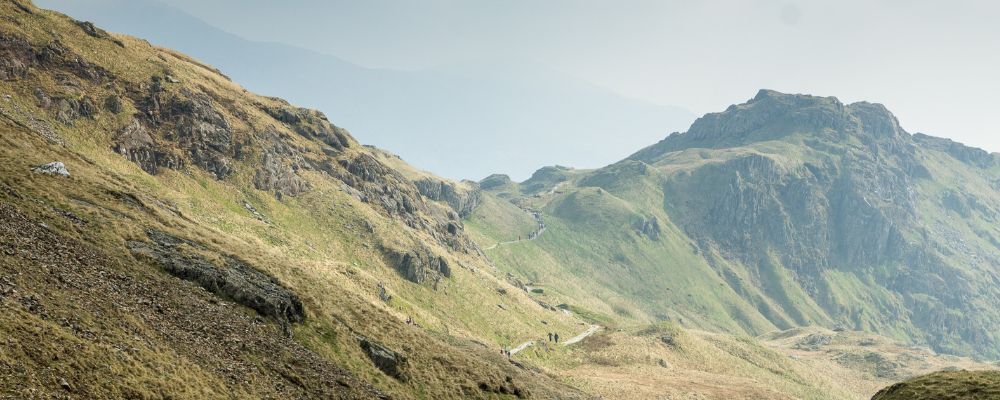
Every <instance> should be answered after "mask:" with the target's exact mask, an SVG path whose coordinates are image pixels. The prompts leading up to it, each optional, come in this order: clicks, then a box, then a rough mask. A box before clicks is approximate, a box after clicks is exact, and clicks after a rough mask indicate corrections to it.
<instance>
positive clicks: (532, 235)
mask: <svg viewBox="0 0 1000 400" xmlns="http://www.w3.org/2000/svg"><path fill="white" fill-rule="evenodd" d="M524 212H526V213H528V214H529V215H531V217H532V218H534V219H535V222H536V223H537V224H538V229H536V230H535V231H534V232H532V233H530V234H528V237H527V238H525V239H519V240H511V241H507V242H499V243H496V244H494V245H492V246H490V247H485V248H483V250H493V249H495V248H497V247H499V246H503V245H508V244H514V243H519V242H527V241H529V240H535V239H538V237H539V236H542V233H545V222H543V221H542V214H541V213H539V212H535V211H529V210H524Z"/></svg>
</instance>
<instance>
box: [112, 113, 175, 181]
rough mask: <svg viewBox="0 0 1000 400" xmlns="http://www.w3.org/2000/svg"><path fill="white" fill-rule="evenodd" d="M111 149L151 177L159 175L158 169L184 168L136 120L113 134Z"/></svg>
mask: <svg viewBox="0 0 1000 400" xmlns="http://www.w3.org/2000/svg"><path fill="white" fill-rule="evenodd" d="M112 149H113V150H114V151H115V152H116V153H118V154H121V155H122V156H123V157H125V159H127V160H129V161H131V162H133V163H135V164H137V165H139V167H140V168H142V169H143V170H144V171H146V172H148V173H150V174H153V175H155V174H157V173H159V170H160V168H169V169H180V168H183V166H184V160H183V159H182V158H181V157H180V156H179V155H177V154H175V153H174V152H173V151H171V150H169V149H168V148H167V147H166V146H160V145H158V144H157V140H156V139H154V138H153V136H151V135H150V134H149V131H148V130H147V129H146V127H145V126H144V125H143V124H142V123H140V122H139V120H137V119H133V120H132V122H131V123H129V124H128V125H126V126H125V127H123V128H122V129H120V130H119V131H118V132H117V133H116V134H115V138H114V146H113V147H112Z"/></svg>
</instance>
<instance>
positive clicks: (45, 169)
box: [31, 161, 69, 176]
mask: <svg viewBox="0 0 1000 400" xmlns="http://www.w3.org/2000/svg"><path fill="white" fill-rule="evenodd" d="M31 171H32V172H35V173H39V174H46V175H59V176H69V170H67V169H66V165H65V164H63V163H61V162H59V161H54V162H50V163H48V164H45V165H39V166H37V167H35V168H32V169H31Z"/></svg>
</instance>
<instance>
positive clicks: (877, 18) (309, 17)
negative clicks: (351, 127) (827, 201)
mask: <svg viewBox="0 0 1000 400" xmlns="http://www.w3.org/2000/svg"><path fill="white" fill-rule="evenodd" d="M166 2H167V3H170V4H173V5H175V6H177V7H179V8H181V9H183V10H186V11H187V12H189V13H191V14H193V15H195V16H198V17H200V18H202V19H204V20H206V21H208V22H210V23H212V24H213V25H215V26H217V27H220V28H222V29H225V30H227V31H230V32H232V33H236V34H238V35H241V36H244V37H247V38H250V39H255V40H260V41H274V42H281V43H286V44H292V45H297V46H301V47H306V48H310V49H314V50H318V51H321V52H325V53H329V54H333V55H336V56H339V57H341V58H344V59H347V60H348V61H352V62H354V63H357V64H361V65H365V66H370V67H385V68H393V69H421V68H427V67H436V66H441V65H449V64H456V63H465V62H482V61H487V62H488V61H491V60H500V59H514V60H523V61H528V62H534V63H539V64H543V65H547V66H549V67H552V68H554V69H557V70H559V71H563V72H565V73H567V74H571V75H574V76H576V77H579V78H582V79H585V80H587V81H590V82H592V83H595V84H598V85H600V86H603V87H606V88H609V89H612V90H614V91H616V92H619V93H621V94H624V95H626V96H629V97H635V98H639V99H644V100H648V101H651V102H655V103H657V104H664V105H677V106H681V107H684V108H687V109H689V110H691V111H693V112H695V113H697V114H703V113H706V112H712V111H719V110H722V109H724V108H725V107H726V106H727V105H729V104H732V103H738V102H742V101H744V100H746V99H748V98H750V97H752V96H753V95H754V94H755V93H756V91H757V89H760V88H770V89H776V90H779V91H784V92H794V93H810V94H817V95H832V96H837V97H838V98H840V99H841V100H843V101H846V102H852V101H858V100H868V101H873V102H880V103H883V104H885V105H886V106H887V107H889V109H890V110H892V111H893V112H894V113H895V114H896V115H897V117H899V119H900V120H901V123H902V125H903V127H904V128H906V129H907V130H908V131H910V132H925V133H928V134H932V135H936V136H944V137H949V138H952V139H955V140H958V141H962V142H965V143H967V144H971V145H976V146H978V147H983V148H986V149H988V150H991V151H1000V118H998V114H1000V113H998V111H997V110H998V109H1000V22H998V21H1000V2H992V1H904V0H891V1H870V0H869V1H854V0H849V1H843V0H840V1H783V0H748V1H694V0H690V1H688V0H682V1H666V0H664V1H620V0H617V1H596V0H547V1H546V0H503V1H500V0H492V1H487V0H477V1H472V0H469V1H459V0H423V1H401V0H397V1H390V0H364V1H329V0H289V1H280V2H279V1H267V0H214V1H205V0H166Z"/></svg>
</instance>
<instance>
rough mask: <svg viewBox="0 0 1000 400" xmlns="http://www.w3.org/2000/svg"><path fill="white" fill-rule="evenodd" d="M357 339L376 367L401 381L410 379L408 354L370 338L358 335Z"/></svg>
mask: <svg viewBox="0 0 1000 400" xmlns="http://www.w3.org/2000/svg"><path fill="white" fill-rule="evenodd" d="M357 339H358V345H360V346H361V349H362V350H364V351H365V354H366V355H368V359H370V360H371V361H372V363H373V364H375V367H376V368H378V369H379V370H381V371H382V372H384V373H385V374H386V375H389V376H391V377H393V378H396V379H398V380H400V381H403V382H406V381H407V380H409V374H407V372H406V369H407V366H408V362H407V359H406V356H404V355H403V354H401V353H399V352H396V351H394V350H392V349H390V348H388V347H386V346H385V345H382V344H381V343H378V342H376V341H374V340H371V339H369V338H366V337H362V336H358V337H357Z"/></svg>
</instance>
